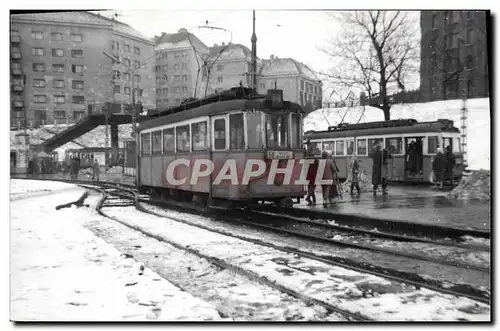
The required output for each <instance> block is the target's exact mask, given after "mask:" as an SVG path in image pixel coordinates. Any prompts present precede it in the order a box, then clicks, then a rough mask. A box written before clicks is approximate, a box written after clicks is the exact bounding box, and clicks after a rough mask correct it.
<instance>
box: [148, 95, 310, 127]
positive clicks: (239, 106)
mask: <svg viewBox="0 0 500 331" xmlns="http://www.w3.org/2000/svg"><path fill="white" fill-rule="evenodd" d="M242 110H243V111H252V110H267V111H272V112H276V113H279V112H283V111H285V112H296V113H300V112H303V110H302V108H301V107H300V106H299V105H298V104H296V103H293V102H289V101H284V102H281V103H278V104H273V103H272V102H271V101H270V100H267V99H266V98H265V97H262V98H255V99H234V100H226V101H218V102H214V103H209V104H206V105H203V106H200V107H196V108H191V109H186V110H184V111H181V112H177V113H174V114H170V115H164V116H160V117H156V118H152V119H149V120H146V121H143V122H141V123H140V124H139V130H144V129H149V128H154V127H157V126H162V125H166V124H171V123H176V122H181V121H185V120H190V119H193V118H197V117H204V116H214V115H221V114H225V113H228V112H230V111H242Z"/></svg>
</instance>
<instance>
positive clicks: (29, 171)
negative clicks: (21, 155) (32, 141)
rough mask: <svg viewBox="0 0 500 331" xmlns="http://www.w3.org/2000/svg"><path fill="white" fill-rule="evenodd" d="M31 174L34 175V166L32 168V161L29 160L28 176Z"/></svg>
mask: <svg viewBox="0 0 500 331" xmlns="http://www.w3.org/2000/svg"><path fill="white" fill-rule="evenodd" d="M33 173H34V166H33V159H31V160H29V162H28V174H30V175H31V176H33Z"/></svg>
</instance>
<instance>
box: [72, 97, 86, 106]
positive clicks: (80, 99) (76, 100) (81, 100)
mask: <svg viewBox="0 0 500 331" xmlns="http://www.w3.org/2000/svg"><path fill="white" fill-rule="evenodd" d="M72 99H73V103H76V104H84V103H85V97H84V96H81V95H73V97H72Z"/></svg>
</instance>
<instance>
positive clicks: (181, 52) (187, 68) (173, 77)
mask: <svg viewBox="0 0 500 331" xmlns="http://www.w3.org/2000/svg"><path fill="white" fill-rule="evenodd" d="M154 40H155V44H156V46H155V53H156V65H155V68H154V72H155V75H156V80H155V83H156V106H157V108H158V109H162V108H168V107H172V106H176V105H180V104H181V102H182V101H183V100H184V99H187V98H191V97H199V96H201V90H202V89H201V80H202V75H203V71H202V70H201V69H200V70H198V69H199V67H200V66H201V64H202V63H203V58H206V57H207V56H208V54H209V49H208V47H207V46H206V45H205V44H204V43H203V42H202V41H201V40H200V39H198V37H196V36H195V35H193V34H191V33H189V32H188V31H187V30H186V29H179V31H178V32H177V33H171V34H169V33H162V35H161V36H156V37H155V38H154ZM193 45H194V49H193ZM195 90H196V91H195Z"/></svg>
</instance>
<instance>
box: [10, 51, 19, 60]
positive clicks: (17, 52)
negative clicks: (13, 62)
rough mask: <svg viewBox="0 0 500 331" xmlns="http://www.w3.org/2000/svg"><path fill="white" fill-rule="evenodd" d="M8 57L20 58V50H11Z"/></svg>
mask: <svg viewBox="0 0 500 331" xmlns="http://www.w3.org/2000/svg"><path fill="white" fill-rule="evenodd" d="M10 57H11V58H12V59H20V58H21V52H20V51H12V52H11V53H10Z"/></svg>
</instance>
